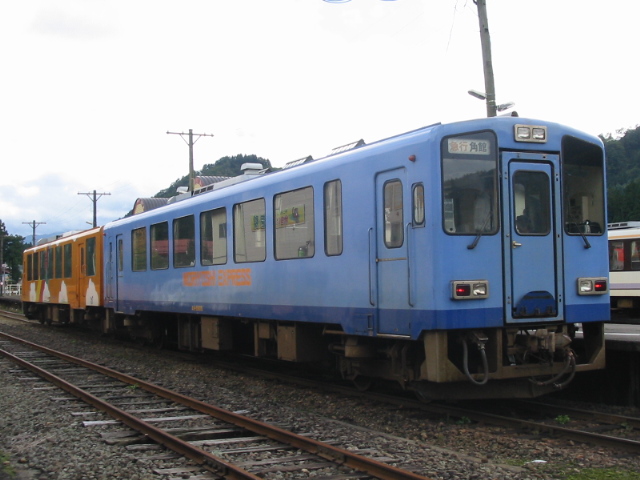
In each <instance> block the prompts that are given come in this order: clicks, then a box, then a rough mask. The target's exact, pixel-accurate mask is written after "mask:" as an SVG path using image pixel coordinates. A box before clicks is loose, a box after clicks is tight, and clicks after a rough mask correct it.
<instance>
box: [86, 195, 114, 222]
mask: <svg viewBox="0 0 640 480" xmlns="http://www.w3.org/2000/svg"><path fill="white" fill-rule="evenodd" d="M78 195H86V196H87V197H89V199H90V200H91V201H92V202H93V228H96V227H97V226H98V217H97V213H98V206H97V204H98V200H99V199H100V197H102V196H103V195H111V194H110V193H104V192H103V193H96V191H95V190H94V191H93V193H80V192H78ZM92 196H93V199H92V198H91V197H92Z"/></svg>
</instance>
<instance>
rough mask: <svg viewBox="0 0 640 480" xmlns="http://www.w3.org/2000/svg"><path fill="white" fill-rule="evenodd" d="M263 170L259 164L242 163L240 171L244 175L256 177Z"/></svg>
mask: <svg viewBox="0 0 640 480" xmlns="http://www.w3.org/2000/svg"><path fill="white" fill-rule="evenodd" d="M263 168H264V167H263V166H262V164H261V163H243V164H242V166H241V167H240V170H241V171H242V173H244V174H245V175H257V174H258V173H260V171H261V170H262V169H263Z"/></svg>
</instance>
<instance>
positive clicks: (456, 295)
mask: <svg viewBox="0 0 640 480" xmlns="http://www.w3.org/2000/svg"><path fill="white" fill-rule="evenodd" d="M451 286H452V297H453V299H454V300H477V299H481V298H488V297H489V281H488V280H454V281H453V282H451Z"/></svg>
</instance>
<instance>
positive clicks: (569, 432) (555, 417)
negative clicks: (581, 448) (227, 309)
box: [216, 362, 640, 454]
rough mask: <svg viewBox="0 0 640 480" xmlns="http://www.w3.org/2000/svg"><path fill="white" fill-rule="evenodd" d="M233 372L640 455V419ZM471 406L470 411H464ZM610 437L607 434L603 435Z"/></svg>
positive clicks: (244, 369)
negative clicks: (421, 398)
mask: <svg viewBox="0 0 640 480" xmlns="http://www.w3.org/2000/svg"><path fill="white" fill-rule="evenodd" d="M216 364H217V365H218V366H222V365H224V367H225V368H227V369H235V370H238V371H241V372H243V373H254V374H255V375H257V376H261V377H264V376H265V375H267V376H270V377H271V378H274V379H278V380H280V381H286V382H291V383H297V384H300V385H304V386H308V387H314V388H320V389H325V390H331V391H333V392H335V393H340V394H343V395H349V396H357V397H363V398H368V399H370V400H376V401H380V402H384V403H388V404H392V405H396V406H399V407H402V408H411V409H416V410H420V411H423V412H425V413H427V414H429V415H433V416H436V417H440V418H441V417H446V418H451V417H453V418H457V419H459V420H462V421H465V422H466V421H473V422H478V423H483V424H488V425H496V426H501V427H505V428H509V429H514V430H516V431H526V432H536V433H538V434H540V435H548V436H552V437H562V438H567V439H570V440H574V441H578V442H582V443H587V444H591V445H595V446H603V447H609V448H613V449H617V450H624V451H628V452H631V453H636V454H638V453H640V418H637V417H629V416H624V415H616V414H612V413H604V412H598V411H596V410H591V409H581V408H576V407H571V406H568V405H558V404H552V403H549V402H544V401H527V400H515V399H514V400H508V401H497V402H495V401H494V402H478V401H475V402H472V401H470V402H463V403H461V404H458V405H453V404H447V403H439V402H433V403H425V402H422V401H419V400H415V399H413V398H410V397H408V396H402V395H397V394H388V393H378V392H374V391H365V392H361V391H357V390H355V389H353V388H352V387H348V386H340V385H335V384H327V383H325V382H319V381H316V380H309V379H307V378H298V377H292V376H291V375H288V374H280V373H277V372H265V371H264V370H262V369H259V368H247V367H245V366H241V367H238V365H234V364H232V363H224V364H223V363H221V362H217V363H216ZM463 405H466V406H463ZM603 432H606V433H603Z"/></svg>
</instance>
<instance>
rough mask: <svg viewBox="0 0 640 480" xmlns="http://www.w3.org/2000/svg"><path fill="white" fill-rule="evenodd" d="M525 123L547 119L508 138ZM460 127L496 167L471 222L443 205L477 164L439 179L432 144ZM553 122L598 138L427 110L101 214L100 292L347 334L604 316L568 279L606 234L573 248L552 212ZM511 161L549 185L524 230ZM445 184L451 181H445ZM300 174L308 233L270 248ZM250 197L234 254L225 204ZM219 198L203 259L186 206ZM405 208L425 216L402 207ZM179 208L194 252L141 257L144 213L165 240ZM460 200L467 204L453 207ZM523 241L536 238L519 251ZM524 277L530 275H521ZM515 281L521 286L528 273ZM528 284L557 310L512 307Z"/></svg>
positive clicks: (556, 185) (516, 169)
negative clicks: (219, 252) (385, 131)
mask: <svg viewBox="0 0 640 480" xmlns="http://www.w3.org/2000/svg"><path fill="white" fill-rule="evenodd" d="M529 123H531V124H536V125H544V126H545V127H546V128H547V133H548V139H547V141H546V143H545V144H540V145H538V144H533V145H532V144H526V145H523V144H522V143H518V142H516V141H514V139H513V137H514V128H515V125H516V124H529ZM465 135H466V136H467V137H468V138H469V139H471V140H470V141H471V143H472V144H474V148H476V147H478V146H480V148H481V150H482V149H495V151H494V150H491V151H490V155H492V156H495V159H496V165H497V167H496V170H497V171H496V172H495V173H490V174H491V175H494V174H495V178H496V182H497V183H496V185H497V186H496V187H492V188H494V190H492V191H493V192H496V194H497V199H494V200H493V202H494V203H493V204H492V205H493V206H492V207H491V208H492V209H493V208H496V209H497V210H498V211H492V212H490V213H488V214H487V215H488V217H487V218H490V220H485V221H484V223H483V224H482V225H480V226H478V225H477V221H476V225H475V226H474V227H468V226H464V223H465V221H467V223H473V221H474V220H473V218H471V217H472V216H473V215H472V214H471V213H467V214H465V213H464V212H463V211H461V210H460V211H459V210H457V209H458V208H459V206H460V205H461V204H462V203H463V202H467V201H468V202H471V200H468V198H471V195H476V192H472V191H471V180H470V179H471V177H472V176H473V175H475V176H478V177H479V176H481V175H483V173H482V172H481V171H480V170H479V169H476V170H471V169H470V170H469V177H468V178H466V177H465V176H464V175H462V174H460V175H459V176H457V177H456V178H453V179H451V178H446V177H445V178H443V176H444V175H446V174H445V173H443V169H444V168H445V167H443V165H444V163H443V162H444V161H443V156H445V157H446V156H447V155H448V154H447V153H446V151H445V150H446V149H449V151H450V152H451V151H453V149H455V148H459V146H456V145H455V144H454V143H453V142H452V141H450V140H448V139H450V138H454V139H455V140H456V141H459V140H460V139H462V141H463V142H466V141H467V137H465ZM567 137H571V138H576V139H579V140H582V141H584V142H587V143H591V144H597V142H599V140H597V139H595V137H590V136H586V135H584V134H583V133H580V132H577V131H575V130H572V129H567V128H566V127H560V126H558V125H556V124H552V123H547V122H539V121H530V120H525V119H521V118H515V119H514V118H511V117H504V118H493V119H480V120H474V121H468V122H460V123H453V124H448V125H440V124H437V125H432V126H429V127H425V128H422V129H419V130H415V131H413V132H409V133H406V134H403V135H398V136H396V137H392V138H389V139H386V140H382V141H379V142H375V143H372V144H369V145H365V146H362V147H360V148H357V149H355V150H352V151H348V152H345V153H342V154H338V155H335V156H330V157H326V158H324V159H319V160H316V161H313V162H311V163H308V164H305V165H302V166H299V167H295V168H291V169H288V170H283V171H280V172H275V173H272V174H266V175H263V176H258V177H256V178H253V179H251V180H248V181H246V182H243V183H238V184H236V185H232V186H228V187H224V188H220V189H219V190H213V191H211V192H208V193H205V194H202V195H196V196H194V197H192V198H189V199H188V200H185V201H180V202H176V203H173V204H171V205H168V206H165V207H162V208H158V209H156V210H152V211H150V212H147V213H143V214H140V215H135V216H132V217H128V218H125V219H122V220H118V221H114V222H111V223H109V224H107V225H106V226H105V227H104V234H105V242H104V248H105V252H104V258H105V264H106V268H105V279H104V280H105V286H106V297H107V298H106V303H105V306H106V307H107V308H110V309H113V310H114V311H115V312H119V313H122V314H127V315H133V314H135V313H136V312H138V311H150V312H173V313H184V314H198V315H209V316H225V317H235V318H253V319H269V320H281V321H287V322H314V323H322V324H333V325H339V326H340V327H341V328H342V329H343V331H344V332H345V333H347V334H353V335H364V336H389V335H397V336H403V337H406V338H410V339H418V338H419V337H420V335H421V334H422V332H424V331H430V330H456V329H475V328H501V327H504V326H505V325H509V324H518V323H522V322H527V323H541V324H544V323H545V322H546V323H549V322H551V323H554V322H555V323H561V322H569V323H574V322H588V321H603V320H606V319H607V318H608V313H606V312H605V310H606V308H605V306H608V305H609V299H608V295H592V296H583V295H578V293H577V287H576V279H577V278H579V277H606V276H607V274H608V265H607V254H606V251H607V239H606V236H605V235H599V236H598V235H589V236H588V241H589V242H590V248H585V241H584V239H583V236H582V235H580V234H576V233H575V232H574V233H570V232H568V231H567V229H566V220H564V219H565V218H566V216H567V215H568V214H569V213H568V212H566V211H564V210H563V209H567V208H574V207H575V209H576V211H577V208H578V205H573V204H572V205H565V204H563V200H562V198H561V195H562V192H563V191H564V189H566V188H568V186H567V185H563V180H562V172H561V161H560V158H559V157H560V154H561V151H562V148H563V141H567V140H566V138H567ZM447 142H449V143H447ZM534 150H535V152H534ZM474 154H475V153H474ZM456 155H460V159H459V160H458V157H457V156H456ZM481 155H483V153H479V154H478V156H481ZM450 156H451V157H452V159H451V164H453V163H454V162H456V161H458V162H459V163H460V164H461V165H467V164H468V165H471V164H473V162H474V161H475V158H474V157H473V156H472V155H469V156H466V157H464V156H463V155H462V154H458V153H457V152H454V153H451V155H450ZM465 162H466V163H465ZM463 168H466V167H463ZM517 175H521V176H522V178H525V179H527V181H529V180H528V179H529V178H530V179H531V182H537V181H539V180H540V179H542V178H545V179H548V192H547V193H546V194H545V195H548V197H549V199H550V200H549V201H547V202H546V204H545V205H548V207H547V208H548V210H547V211H546V215H547V216H549V217H550V218H551V219H552V220H550V221H547V223H546V224H543V226H542V227H540V228H541V229H542V230H540V232H541V233H539V234H536V235H528V234H527V233H524V232H522V231H520V230H518V227H517V226H516V225H515V218H516V213H518V212H516V211H515V210H518V209H522V206H521V205H524V203H523V202H525V201H526V202H531V201H533V200H534V197H535V196H536V195H535V194H533V193H530V192H525V191H524V190H522V189H523V188H525V187H527V186H528V185H534V183H529V184H525V183H523V185H524V187H522V186H520V185H519V184H518V185H517V186H514V185H516V183H515V180H514V178H519V177H514V176H517ZM336 180H339V181H340V183H341V196H342V199H341V200H342V202H341V205H342V215H341V225H340V230H339V232H338V233H339V234H340V235H341V238H342V250H341V252H340V254H335V255H327V253H326V251H327V248H328V247H327V243H328V242H327V237H326V235H325V233H324V232H325V228H326V225H325V219H324V212H325V209H326V208H327V203H326V202H327V199H326V197H325V195H323V191H324V188H325V186H326V185H327V183H328V182H333V181H336ZM474 181H475V180H474ZM545 181H546V180H545ZM523 182H524V181H523ZM465 183H468V184H469V188H468V189H465V188H466V187H465ZM476 183H477V182H476ZM418 185H419V186H421V187H420V188H422V191H424V199H423V200H420V199H418V200H417V201H422V202H423V204H422V206H421V207H420V206H416V205H415V203H416V199H415V198H414V192H415V188H416V186H418ZM396 187H397V189H396V191H395V192H396V193H389V194H390V195H391V196H392V198H391V200H385V199H384V198H383V195H385V194H386V193H385V192H392V189H393V188H396ZM454 187H455V188H458V190H457V191H456V192H454V193H451V192H450V190H451V189H452V188H454ZM303 188H311V189H312V196H311V197H307V198H309V199H310V200H309V201H308V202H309V204H305V208H306V215H307V217H308V219H305V222H306V223H305V224H302V223H300V224H297V225H295V224H294V227H293V228H292V229H291V230H294V229H295V228H309V227H310V226H311V222H313V228H314V231H315V234H314V236H313V239H312V241H311V242H309V243H307V244H306V245H304V244H300V246H299V247H298V252H299V254H300V257H297V258H287V259H280V260H279V259H276V254H275V253H274V244H275V242H276V240H275V239H276V234H278V232H276V228H275V227H274V225H276V223H277V222H278V221H280V217H279V218H276V215H277V214H276V213H275V210H276V206H275V202H276V200H275V199H276V197H277V196H278V195H281V194H283V193H285V192H293V191H297V190H299V189H303ZM467 190H469V191H467ZM393 195H395V197H393ZM447 195H449V196H448V197H447ZM539 196H544V195H542V194H540V195H539ZM586 196H587V195H586V194H585V198H584V199H583V198H582V197H580V198H579V199H578V200H576V201H580V202H584V203H583V204H581V205H580V206H581V207H582V208H587V203H588V202H589V201H590V199H588V198H586ZM443 198H444V199H445V200H443ZM256 199H264V202H265V203H264V204H265V207H266V208H265V211H264V225H265V226H264V230H263V231H262V238H261V240H260V241H261V242H263V244H264V259H260V260H259V261H252V262H241V261H237V260H239V259H240V258H239V257H238V255H239V253H240V252H239V248H237V244H236V243H234V238H235V237H234V233H233V232H234V225H235V224H234V222H237V219H234V207H235V206H237V205H241V204H246V202H251V201H253V200H256ZM541 200H542V201H546V199H544V198H542V199H541ZM591 200H593V199H591ZM443 201H444V206H443ZM384 202H387V203H384ZM393 202H396V203H395V204H394V203H393ZM602 205H604V200H602ZM219 208H224V209H225V210H224V215H225V217H226V218H225V221H224V222H223V223H224V224H225V227H226V228H225V229H224V231H225V233H226V238H227V251H226V262H225V263H224V264H219V265H202V264H201V262H200V249H201V248H202V246H201V245H199V239H200V236H201V233H202V231H201V228H202V227H201V225H200V222H199V218H200V214H201V213H202V212H205V211H209V210H213V209H219ZM420 208H422V209H423V212H424V221H423V222H416V218H414V217H415V215H416V212H418V213H419V210H420ZM449 208H450V209H451V210H450V212H449V210H448V209H449ZM478 208H479V207H476V209H478ZM311 212H313V213H311ZM392 212H400V213H399V215H401V217H402V218H398V219H396V220H394V219H392V218H389V217H388V216H389V215H391V213H392ZM287 214H288V213H287ZM189 215H193V216H194V219H195V220H194V225H195V231H194V232H193V233H194V238H195V239H196V252H197V253H196V255H195V262H194V264H193V265H188V266H184V267H180V268H174V266H173V262H174V260H175V256H176V255H177V254H174V253H173V252H172V251H171V249H169V250H170V251H169V252H168V253H167V255H168V265H167V268H163V269H156V270H154V269H152V268H151V267H150V265H151V262H152V257H151V253H152V252H151V241H150V230H151V228H152V226H153V225H157V224H160V223H163V222H168V244H169V245H172V244H173V240H174V237H173V227H172V225H173V222H174V220H176V219H180V218H183V217H187V216H189ZM278 215H283V214H282V213H279V214H278ZM291 215H294V214H293V213H292V214H291ZM295 215H298V213H297V212H296V213H295ZM464 215H467V216H468V217H469V218H468V219H466V220H465V219H464V218H462V217H463V216H464ZM576 215H578V214H577V213H576ZM309 219H310V220H309ZM512 219H513V222H512ZM579 220H583V219H582V218H580V219H579ZM260 221H261V220H260V219H259V218H258V222H260ZM394 222H395V223H394ZM142 228H144V229H146V230H145V235H146V236H145V240H144V242H145V245H146V259H145V268H144V269H142V268H140V269H141V270H142V271H133V270H132V266H133V262H132V258H133V251H132V249H133V247H134V242H133V241H132V232H133V231H134V230H136V229H142ZM255 228H256V229H260V228H262V227H261V226H260V225H258V226H257V227H255ZM465 228H466V229H467V230H464V229H465ZM544 228H546V229H547V230H544ZM580 228H582V227H580ZM474 229H475V230H474ZM476 232H477V233H476ZM578 233H579V232H578ZM253 234H255V231H254V233H253ZM256 235H257V234H256ZM520 235H522V236H520ZM398 239H400V240H398ZM528 242H529V243H528ZM533 242H538V243H537V244H538V245H540V247H532V248H530V249H529V251H527V248H529V247H528V245H530V244H531V243H533ZM545 242H546V243H545ZM474 243H475V245H474ZM517 244H522V245H524V246H522V247H521V246H518V245H517ZM512 245H513V246H512ZM288 247H289V246H287V248H288ZM547 247H548V248H549V249H550V252H546V253H544V255H539V254H540V253H541V251H537V250H542V249H546V248H547ZM252 248H253V246H252ZM255 248H262V245H259V246H255ZM536 249H537V250H536ZM310 250H312V251H313V253H312V255H310V254H308V252H309V251H310ZM533 250H536V252H535V255H534V253H533ZM528 254H531V255H532V256H531V257H530V258H532V259H534V260H533V261H529V264H528V265H527V264H526V263H524V264H523V262H527V259H526V258H524V259H523V258H522V255H528ZM519 255H520V257H519ZM545 262H548V264H545ZM516 269H517V271H516ZM538 277H543V278H541V279H540V280H539V281H538V280H536V281H533V279H534V278H536V279H537V278H538ZM458 280H460V281H469V282H471V283H470V285H471V288H472V289H473V288H476V287H475V284H474V283H473V281H482V283H484V284H486V285H488V293H487V295H486V296H483V297H481V298H479V299H475V300H465V299H454V298H453V296H454V295H453V294H452V289H453V288H454V287H453V283H452V282H455V281H458ZM529 281H531V284H532V285H534V286H533V287H529V286H528V283H529ZM541 290H543V291H548V292H551V293H550V294H551V295H552V297H553V300H552V302H553V303H554V304H555V305H557V312H556V314H555V315H551V316H547V317H545V316H541V317H539V316H535V315H533V316H532V315H528V316H525V317H519V316H518V315H519V313H518V312H517V311H516V309H515V308H513V307H514V305H515V304H516V303H517V302H518V300H519V299H518V298H514V297H517V296H520V297H522V296H523V295H524V293H529V292H531V291H541ZM532 298H536V297H535V295H534V296H533V297H532Z"/></svg>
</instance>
